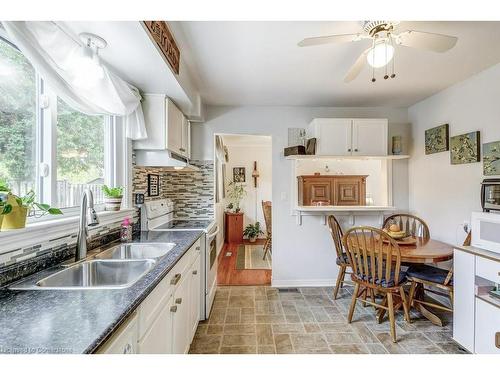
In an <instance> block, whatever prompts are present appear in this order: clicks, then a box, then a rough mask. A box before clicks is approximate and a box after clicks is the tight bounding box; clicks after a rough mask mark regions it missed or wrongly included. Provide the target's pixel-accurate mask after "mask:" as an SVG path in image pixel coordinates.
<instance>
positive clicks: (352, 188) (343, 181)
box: [333, 178, 366, 206]
mask: <svg viewBox="0 0 500 375" xmlns="http://www.w3.org/2000/svg"><path fill="white" fill-rule="evenodd" d="M333 190H334V192H333V196H334V203H333V204H334V205H335V206H364V205H365V204H366V193H365V183H364V180H363V179H361V178H340V179H335V180H334V181H333Z"/></svg>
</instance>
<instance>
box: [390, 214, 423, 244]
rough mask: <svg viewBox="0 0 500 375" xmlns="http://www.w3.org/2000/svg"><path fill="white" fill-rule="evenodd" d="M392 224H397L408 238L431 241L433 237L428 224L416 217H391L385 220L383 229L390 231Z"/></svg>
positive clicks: (396, 215)
mask: <svg viewBox="0 0 500 375" xmlns="http://www.w3.org/2000/svg"><path fill="white" fill-rule="evenodd" d="M391 224H397V225H398V226H399V228H400V229H401V230H404V231H405V232H406V235H407V236H413V237H421V238H423V239H424V240H429V239H430V237H431V234H430V231H429V226H428V225H427V223H426V222H425V221H424V220H422V219H421V218H419V217H418V216H415V215H410V214H394V215H391V216H389V217H387V218H386V219H385V220H384V225H383V228H386V229H388V228H389V226H391Z"/></svg>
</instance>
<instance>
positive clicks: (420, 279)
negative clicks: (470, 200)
mask: <svg viewBox="0 0 500 375" xmlns="http://www.w3.org/2000/svg"><path fill="white" fill-rule="evenodd" d="M470 242H471V232H469V233H468V235H467V238H466V239H465V241H464V243H463V245H464V246H469V245H470ZM407 275H408V280H409V281H411V286H410V292H409V296H408V307H411V306H412V305H413V304H414V303H418V304H421V305H424V306H429V307H432V308H435V309H438V310H443V311H448V312H453V267H451V268H450V270H449V271H447V270H444V269H441V268H437V267H433V266H431V265H428V264H414V265H411V266H410V267H409V268H408V270H407ZM429 288H434V289H429ZM425 292H428V293H431V294H434V295H440V296H444V297H447V298H449V301H450V306H451V307H449V306H446V305H444V304H442V303H439V302H438V301H434V302H430V301H425V300H424V294H425ZM431 321H432V319H431ZM432 323H434V324H437V325H442V323H441V321H440V320H439V321H432Z"/></svg>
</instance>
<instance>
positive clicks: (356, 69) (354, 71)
mask: <svg viewBox="0 0 500 375" xmlns="http://www.w3.org/2000/svg"><path fill="white" fill-rule="evenodd" d="M369 50H370V48H368V49H367V50H365V51H364V52H363V53H362V54H361V55H360V56H359V57H358V59H357V60H356V62H355V63H354V65H353V66H351V69H349V71H348V72H347V74H346V76H345V77H344V82H345V83H347V82H351V81H352V80H353V79H354V78H356V77H357V76H358V75H359V73H361V70H362V69H363V67H364V66H365V64H366V55H367V54H368V51H369Z"/></svg>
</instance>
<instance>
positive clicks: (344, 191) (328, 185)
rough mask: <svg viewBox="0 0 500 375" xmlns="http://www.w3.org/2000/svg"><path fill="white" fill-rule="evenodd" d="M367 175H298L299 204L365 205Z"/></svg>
mask: <svg viewBox="0 0 500 375" xmlns="http://www.w3.org/2000/svg"><path fill="white" fill-rule="evenodd" d="M367 177H368V176H367V175H334V176H326V175H325V176H321V175H311V176H298V177H297V179H298V184H299V187H298V188H299V194H298V195H299V206H365V205H366V178H367Z"/></svg>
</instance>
